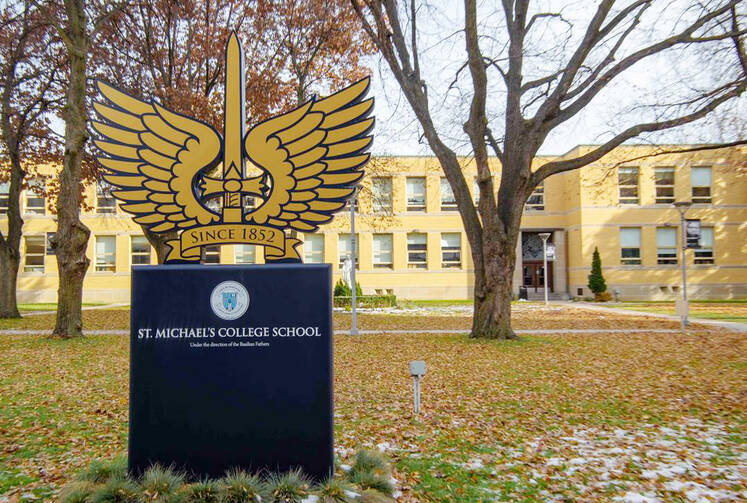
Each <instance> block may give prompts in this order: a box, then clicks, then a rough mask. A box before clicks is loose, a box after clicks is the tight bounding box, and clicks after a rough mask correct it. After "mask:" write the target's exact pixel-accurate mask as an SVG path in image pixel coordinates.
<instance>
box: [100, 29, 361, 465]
mask: <svg viewBox="0 0 747 503" xmlns="http://www.w3.org/2000/svg"><path fill="white" fill-rule="evenodd" d="M242 60H243V55H242V49H241V44H240V43H239V40H238V38H237V36H236V34H235V33H234V34H232V35H231V36H230V37H229V40H228V42H227V46H226V74H225V77H226V81H225V103H224V106H225V112H224V124H223V134H222V135H221V134H220V133H219V132H218V131H216V130H215V129H214V128H213V127H211V126H210V125H209V124H206V123H204V122H201V121H199V120H197V119H194V118H191V117H187V116H185V115H182V114H179V113H176V112H174V111H171V110H168V109H167V108H165V107H163V106H161V105H159V104H158V103H156V102H155V101H152V100H151V101H143V100H141V99H139V98H136V97H134V96H131V95H129V94H127V93H125V92H123V91H120V90H118V89H116V88H115V87H113V86H111V85H109V84H106V83H104V82H101V81H99V82H97V83H96V85H97V89H98V92H99V94H98V99H97V101H96V102H95V104H94V109H95V111H96V114H97V116H98V120H93V121H92V126H93V129H94V130H95V132H96V137H95V138H94V140H93V142H94V144H95V146H96V147H97V148H98V150H99V154H98V156H97V160H98V162H99V164H100V165H101V167H102V168H103V171H104V175H103V178H104V179H105V180H106V181H107V182H108V183H110V184H111V185H112V186H113V187H114V188H113V190H112V194H113V196H114V197H116V198H117V199H118V200H119V201H120V207H121V208H122V209H123V210H124V211H126V212H129V213H131V214H132V215H134V218H133V219H134V220H135V222H137V223H139V224H141V225H143V226H145V227H147V228H148V229H149V230H150V231H151V232H153V233H156V234H159V233H160V234H163V235H165V236H168V241H167V244H168V246H169V251H168V254H167V257H166V260H165V263H166V264H167V265H163V266H138V267H133V274H132V315H131V316H132V317H131V329H130V330H131V367H130V438H129V465H130V470H131V471H133V472H136V473H139V472H141V471H142V470H144V469H145V468H147V467H148V466H149V465H150V464H152V463H155V462H158V463H161V464H165V465H174V466H176V467H178V468H183V469H187V470H189V471H190V472H192V473H193V474H194V475H196V476H204V475H210V476H217V475H221V474H222V473H223V472H224V471H225V470H226V469H228V468H233V467H243V468H247V469H250V470H257V469H262V468H267V469H272V470H287V469H289V468H292V467H301V468H303V469H304V470H305V471H306V472H307V473H308V474H309V475H311V476H313V477H315V478H323V477H325V476H327V475H328V474H329V473H330V472H331V470H332V466H333V465H332V456H333V454H332V453H333V451H332V448H333V441H332V304H331V270H330V266H329V264H319V265H303V264H301V263H300V262H301V259H300V256H299V254H298V251H297V250H296V246H297V245H298V244H299V243H300V241H299V240H298V239H297V237H296V236H295V235H292V234H291V233H290V231H300V232H314V231H315V230H317V229H318V227H319V226H320V225H322V224H324V223H327V222H329V221H330V220H331V219H332V217H333V214H334V213H335V212H337V211H338V210H341V209H342V208H343V207H344V206H345V203H346V201H347V199H348V198H349V197H350V196H351V195H352V194H353V193H354V191H355V187H356V184H357V183H358V182H359V181H360V179H361V177H362V176H363V170H362V167H363V166H364V164H365V163H366V162H367V161H368V159H369V154H368V153H366V151H367V150H368V148H369V147H370V145H371V142H372V139H373V138H372V136H371V135H370V134H369V133H370V131H371V129H372V128H373V125H374V119H373V117H369V114H370V113H371V111H372V109H373V99H372V98H368V99H366V98H365V95H366V93H367V92H368V88H369V80H368V79H363V80H361V81H359V82H357V83H354V84H352V85H351V86H349V87H347V88H344V89H342V90H341V91H339V92H337V93H334V94H332V95H330V96H328V97H325V98H321V99H316V98H314V99H312V100H310V101H308V102H306V103H304V104H302V105H300V106H299V107H297V108H295V109H293V110H291V111H289V112H286V113H283V114H280V115H278V116H275V117H272V118H270V119H268V120H265V121H263V122H260V123H258V124H256V125H254V126H253V127H252V128H251V129H249V130H248V131H246V124H247V120H246V116H245V101H244V68H243V61H242ZM250 201H251V203H252V204H249V202H250ZM226 244H249V245H256V246H260V247H263V249H264V255H265V262H266V265H258V266H252V265H247V266H204V265H199V262H200V257H201V249H202V247H204V246H208V245H226Z"/></svg>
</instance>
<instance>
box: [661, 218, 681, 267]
mask: <svg viewBox="0 0 747 503" xmlns="http://www.w3.org/2000/svg"><path fill="white" fill-rule="evenodd" d="M660 231H668V232H673V233H674V244H673V245H672V246H665V245H662V244H661V243H660V241H659V235H660ZM677 237H678V236H677V228H676V227H657V228H656V264H657V265H677V264H678V253H677Z"/></svg>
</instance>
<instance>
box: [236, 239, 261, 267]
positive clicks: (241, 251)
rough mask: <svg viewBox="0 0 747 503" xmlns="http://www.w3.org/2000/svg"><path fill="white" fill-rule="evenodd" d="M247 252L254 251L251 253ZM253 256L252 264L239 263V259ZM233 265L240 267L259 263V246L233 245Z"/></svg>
mask: <svg viewBox="0 0 747 503" xmlns="http://www.w3.org/2000/svg"><path fill="white" fill-rule="evenodd" d="M246 250H252V251H251V253H250V252H247V251H246ZM246 255H251V257H252V260H251V261H250V262H246V261H241V262H240V261H239V257H244V256H246ZM233 263H234V264H239V265H249V264H256V263H257V246H256V245H252V244H235V245H233Z"/></svg>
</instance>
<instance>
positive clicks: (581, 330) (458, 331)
mask: <svg viewBox="0 0 747 503" xmlns="http://www.w3.org/2000/svg"><path fill="white" fill-rule="evenodd" d="M467 332H469V329H468V328H462V329H458V328H456V329H453V330H358V333H359V334H361V335H368V334H466V333H467ZM514 332H516V333H517V334H631V333H632V334H635V333H638V334H676V333H678V332H679V330H678V329H674V328H636V329H623V328H599V329H596V328H579V329H573V328H568V329H564V328H560V329H541V328H538V329H536V330H514ZM41 333H44V332H43V331H40V330H27V329H18V330H13V329H9V330H0V335H38V334H41ZM84 333H85V334H86V335H129V334H130V331H129V330H85V331H84ZM335 334H337V335H350V330H335Z"/></svg>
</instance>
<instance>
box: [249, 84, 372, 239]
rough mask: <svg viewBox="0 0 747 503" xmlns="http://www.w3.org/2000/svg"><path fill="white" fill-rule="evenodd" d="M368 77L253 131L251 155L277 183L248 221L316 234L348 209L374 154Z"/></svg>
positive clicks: (250, 133)
mask: <svg viewBox="0 0 747 503" xmlns="http://www.w3.org/2000/svg"><path fill="white" fill-rule="evenodd" d="M369 80H370V79H369V78H365V79H363V80H361V81H359V82H356V83H355V84H353V85H351V86H349V87H346V88H345V89H343V90H341V91H339V92H337V93H335V94H333V95H331V96H328V97H326V98H323V99H321V100H318V101H316V100H313V99H312V100H311V101H309V102H307V103H305V104H303V105H301V106H300V107H298V108H296V109H295V110H292V111H290V112H288V113H286V114H283V115H279V116H277V117H273V118H271V119H268V120H266V121H264V122H261V123H259V124H257V125H256V126H254V127H253V128H252V129H251V130H250V131H249V132H248V133H247V134H246V136H245V139H244V146H245V150H246V153H247V156H248V157H249V159H251V161H252V162H253V163H254V164H256V165H257V166H259V167H261V168H262V169H264V170H265V171H267V172H268V174H269V176H270V177H271V178H272V190H271V192H270V194H269V196H268V198H267V199H266V200H265V202H264V203H263V204H262V205H261V206H260V207H259V208H257V210H256V211H254V212H252V213H249V214H248V215H247V217H246V218H247V220H248V221H250V222H254V223H257V224H260V225H261V224H265V223H267V224H269V225H272V226H275V227H280V228H284V227H291V228H293V229H297V230H299V231H304V232H313V231H314V230H316V229H317V228H318V227H319V226H320V225H322V224H324V223H327V222H329V221H330V220H332V214H333V213H334V212H335V211H337V210H339V209H341V208H342V207H344V206H345V201H346V200H347V199H348V198H349V197H350V196H351V195H352V194H353V191H354V190H355V183H356V182H357V181H358V180H360V179H361V177H362V176H363V171H362V170H361V169H360V168H361V167H362V166H363V165H364V164H365V163H366V162H367V161H368V158H369V156H370V154H367V153H365V151H366V150H367V149H368V148H369V147H370V146H371V141H372V140H373V137H372V136H368V133H369V132H370V131H371V129H372V128H373V125H374V119H373V117H370V118H367V116H368V114H369V113H370V112H371V110H372V109H373V98H369V99H366V100H363V97H364V96H365V94H366V93H367V92H368V86H369Z"/></svg>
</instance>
